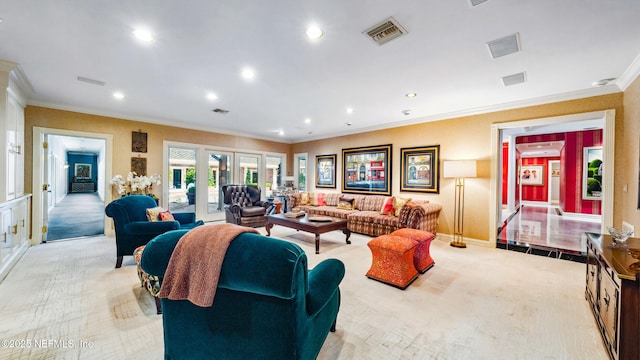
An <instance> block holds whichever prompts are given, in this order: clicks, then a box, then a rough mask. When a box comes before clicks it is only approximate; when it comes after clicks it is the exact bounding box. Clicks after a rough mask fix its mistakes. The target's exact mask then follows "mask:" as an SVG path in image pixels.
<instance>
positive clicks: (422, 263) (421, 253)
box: [391, 228, 436, 274]
mask: <svg viewBox="0 0 640 360" xmlns="http://www.w3.org/2000/svg"><path fill="white" fill-rule="evenodd" d="M391 235H397V236H403V237H406V238H409V239H412V240H415V241H417V242H419V244H418V247H417V248H416V251H415V253H414V254H413V264H414V265H415V267H416V270H418V271H419V272H420V273H422V274H424V273H425V272H426V271H427V270H429V269H430V268H431V267H432V266H433V265H434V264H435V261H433V258H432V257H431V254H430V253H429V248H430V247H431V240H433V239H434V238H435V237H436V236H435V235H434V234H432V233H430V232H428V231H424V230H418V229H408V228H404V229H398V230H396V231H394V232H392V233H391Z"/></svg>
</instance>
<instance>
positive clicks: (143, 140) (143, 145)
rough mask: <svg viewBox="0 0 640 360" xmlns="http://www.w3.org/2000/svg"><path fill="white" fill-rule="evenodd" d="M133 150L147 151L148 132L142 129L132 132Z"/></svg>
mask: <svg viewBox="0 0 640 360" xmlns="http://www.w3.org/2000/svg"><path fill="white" fill-rule="evenodd" d="M131 151H132V152H139V153H146V152H147V133H145V132H142V131H132V132H131Z"/></svg>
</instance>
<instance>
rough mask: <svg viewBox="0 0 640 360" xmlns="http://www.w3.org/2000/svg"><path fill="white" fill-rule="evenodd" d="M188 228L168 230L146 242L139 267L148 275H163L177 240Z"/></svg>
mask: <svg viewBox="0 0 640 360" xmlns="http://www.w3.org/2000/svg"><path fill="white" fill-rule="evenodd" d="M187 231H188V230H176V231H168V232H166V233H164V234H161V235H158V236H156V237H155V238H153V239H152V240H151V241H149V242H148V243H147V246H145V247H144V251H142V258H141V259H140V267H141V268H142V270H144V272H146V273H147V274H149V275H153V276H158V277H164V272H165V271H166V270H167V265H169V259H170V258H171V254H173V249H174V248H175V247H176V244H178V241H179V240H180V238H182V236H183V235H184V234H186V233H187Z"/></svg>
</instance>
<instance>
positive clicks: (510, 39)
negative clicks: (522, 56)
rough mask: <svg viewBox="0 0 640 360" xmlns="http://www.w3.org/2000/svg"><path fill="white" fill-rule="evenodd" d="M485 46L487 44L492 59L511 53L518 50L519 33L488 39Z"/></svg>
mask: <svg viewBox="0 0 640 360" xmlns="http://www.w3.org/2000/svg"><path fill="white" fill-rule="evenodd" d="M487 46H489V51H491V57H492V58H494V59H495V58H499V57H501V56H506V55H509V54H513V53H516V52H518V51H520V35H519V34H518V33H515V34H513V35H509V36H505V37H503V38H500V39H497V40H493V41H489V42H488V43H487Z"/></svg>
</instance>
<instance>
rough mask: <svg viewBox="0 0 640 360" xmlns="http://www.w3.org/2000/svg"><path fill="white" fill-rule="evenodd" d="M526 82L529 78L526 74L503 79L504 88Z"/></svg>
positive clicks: (522, 73) (508, 76)
mask: <svg viewBox="0 0 640 360" xmlns="http://www.w3.org/2000/svg"><path fill="white" fill-rule="evenodd" d="M525 81H527V76H526V74H525V73H524V72H521V73H517V74H513V75H507V76H504V77H503V78H502V83H503V84H504V86H511V85H516V84H522V83H523V82H525Z"/></svg>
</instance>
